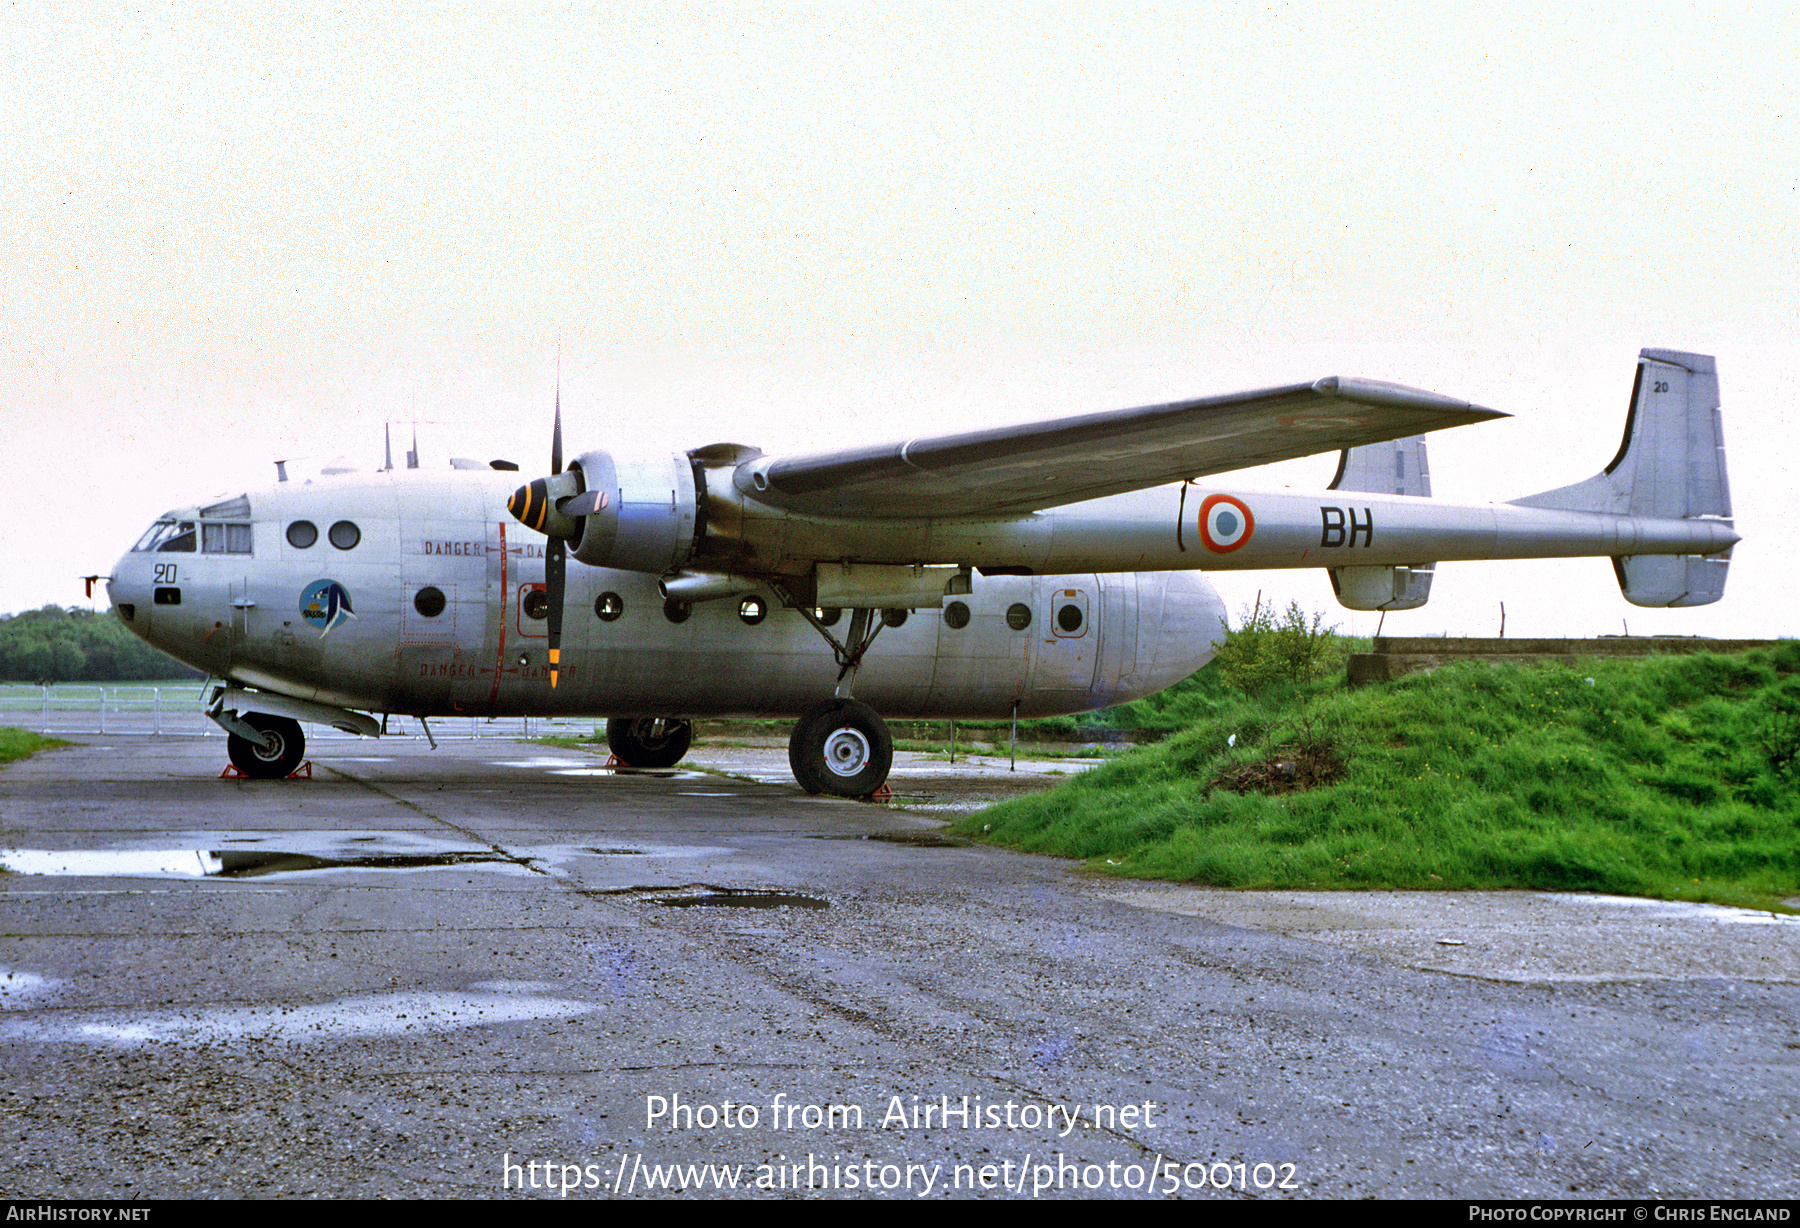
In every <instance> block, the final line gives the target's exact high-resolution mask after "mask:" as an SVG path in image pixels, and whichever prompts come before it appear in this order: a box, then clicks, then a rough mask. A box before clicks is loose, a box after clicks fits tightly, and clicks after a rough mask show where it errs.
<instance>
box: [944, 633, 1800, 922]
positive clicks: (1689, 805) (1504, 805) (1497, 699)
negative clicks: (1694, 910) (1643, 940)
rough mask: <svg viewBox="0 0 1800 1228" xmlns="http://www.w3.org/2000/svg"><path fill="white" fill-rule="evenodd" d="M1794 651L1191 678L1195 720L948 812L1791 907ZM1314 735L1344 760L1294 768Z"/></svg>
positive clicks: (1316, 866) (1357, 869)
mask: <svg viewBox="0 0 1800 1228" xmlns="http://www.w3.org/2000/svg"><path fill="white" fill-rule="evenodd" d="M1796 674H1800V642H1794V643H1787V644H1783V645H1781V646H1780V647H1778V648H1775V649H1765V650H1756V651H1753V652H1749V653H1744V654H1739V655H1731V656H1721V655H1713V654H1693V655H1680V656H1667V657H1652V658H1649V659H1647V660H1629V661H1621V660H1605V661H1603V660H1592V661H1576V662H1572V663H1570V664H1567V665H1545V666H1538V667H1533V666H1517V665H1490V664H1469V665H1456V666H1450V667H1447V668H1444V669H1440V670H1437V671H1434V672H1433V673H1430V674H1420V675H1414V676H1412V677H1409V678H1406V679H1403V680H1402V681H1400V682H1397V683H1393V684H1390V685H1386V686H1380V687H1366V688H1362V689H1360V690H1355V691H1351V690H1349V689H1347V688H1345V687H1344V686H1343V685H1342V684H1341V683H1338V682H1326V683H1314V684H1310V685H1303V686H1298V687H1278V688H1271V689H1270V690H1268V691H1266V692H1264V693H1263V694H1261V695H1259V696H1256V697H1252V696H1248V695H1244V694H1242V693H1240V692H1236V691H1233V690H1230V689H1229V688H1224V687H1220V686H1203V687H1200V688H1190V690H1189V692H1188V693H1187V694H1185V695H1184V696H1183V697H1181V702H1182V704H1183V706H1184V707H1186V708H1187V709H1188V711H1189V714H1190V723H1189V725H1188V727H1187V728H1186V729H1185V730H1184V731H1183V732H1181V733H1179V734H1177V735H1175V736H1174V737H1173V738H1171V739H1169V740H1168V741H1166V742H1162V743H1160V744H1158V745H1155V746H1148V747H1142V748H1140V749H1138V750H1137V751H1135V752H1133V753H1131V754H1129V755H1126V756H1124V757H1122V758H1120V759H1117V760H1114V761H1113V762H1111V763H1108V764H1105V765H1103V766H1101V767H1098V768H1095V769H1093V770H1092V771H1090V772H1087V773H1084V774H1083V775H1081V776H1079V777H1076V778H1073V779H1071V780H1070V781H1069V782H1068V783H1066V784H1062V785H1059V786H1058V787H1057V788H1055V789H1053V790H1051V791H1050V792H1048V793H1044V794H1039V795H1036V796H1033V797H1029V798H1022V799H1018V800H1015V801H1011V802H1007V803H1004V804H1002V805H999V806H996V807H993V808H991V809H989V810H986V811H984V812H982V813H981V814H979V815H974V816H970V817H969V818H968V819H965V820H962V821H960V822H959V823H958V824H957V825H956V830H958V831H959V832H961V833H962V834H965V835H970V836H975V837H978V838H982V839H986V840H990V841H993V842H996V843H1001V844H1006V845H1009V846H1012V847H1015V848H1020V849H1026V850H1030V851H1034V852H1044V853H1055V854H1060V855H1063V856H1071V857H1078V858H1084V859H1086V860H1087V861H1088V863H1089V865H1090V866H1091V867H1092V868H1094V869H1095V870H1099V871H1102V872H1105V873H1110V874H1118V875H1125V876H1132V877H1142V878H1164V879H1175V880H1179V881H1188V882H1201V883H1209V884H1213V885H1217V886H1224V887H1261V888H1289V889H1351V888H1355V889H1369V888H1385V889H1451V888H1456V889H1472V888H1484V889H1486V888H1534V889H1541V890H1558V891H1598V892H1609V893H1617V894H1622V895H1638V896H1651V897H1657V898H1663V899H1673V900H1702V901H1709V902H1714V903H1726V904H1741V905H1749V906H1753V907H1759V908H1781V907H1782V905H1781V903H1780V901H1781V900H1782V899H1783V898H1784V897H1790V896H1794V895H1796V894H1800V677H1795V676H1794V675H1796ZM1320 744H1323V745H1325V746H1328V747H1329V748H1330V749H1331V751H1332V752H1333V753H1334V754H1335V755H1336V757H1337V758H1338V759H1339V760H1340V765H1339V766H1340V767H1341V774H1338V773H1337V772H1335V771H1334V772H1325V773H1313V774H1314V775H1315V776H1316V777H1317V778H1318V779H1326V780H1328V781H1329V782H1328V783H1321V784H1317V785H1316V786H1315V787H1311V788H1303V787H1298V786H1301V785H1304V784H1306V783H1307V779H1306V778H1307V777H1308V775H1309V773H1312V769H1313V768H1314V767H1316V766H1317V764H1318V763H1319V762H1320V761H1321V752H1320V749H1319V746H1320ZM1307 746H1311V749H1310V750H1308V749H1307ZM1333 777H1335V779H1332V778H1333ZM1245 786H1247V787H1245ZM1240 787H1243V791H1241V792H1240V791H1237V790H1238V789H1239V788H1240Z"/></svg>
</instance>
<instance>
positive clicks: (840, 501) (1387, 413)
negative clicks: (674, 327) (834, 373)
mask: <svg viewBox="0 0 1800 1228" xmlns="http://www.w3.org/2000/svg"><path fill="white" fill-rule="evenodd" d="M1506 416H1507V415H1506V414H1503V413H1500V412H1499V411H1497V410H1492V409H1484V408H1482V407H1481V406H1479V405H1471V404H1469V403H1468V402H1466V401H1458V400H1455V399H1453V398H1451V397H1445V396H1439V395H1438V394H1437V393H1433V392H1421V391H1420V390H1418V389H1416V388H1407V387H1403V386H1402V385H1399V384H1386V383H1381V382H1378V381H1375V380H1361V379H1340V378H1338V377H1337V376H1331V377H1328V378H1326V379H1322V380H1318V381H1317V382H1315V383H1311V384H1294V385H1291V386H1289V387H1286V388H1269V389H1264V390H1262V391H1259V392H1240V393H1234V394H1231V395H1229V396H1219V397H1203V398H1201V399H1199V400H1194V401H1175V402H1172V403H1170V404H1167V405H1147V406H1143V407H1141V408H1138V409H1119V410H1110V411H1107V412H1105V413H1097V414H1082V415H1078V416H1076V417H1072V418H1057V419H1053V420H1051V421H1048V422H1035V423H1028V424H1025V425H1022V426H1007V427H996V428H993V429H991V430H985V431H969V432H966V433H963V434H958V435H940V436H937V437H935V438H930V439H911V440H906V441H903V442H895V443H886V444H878V445H874V446H871V447H867V448H851V449H845V450H840V451H836V452H818V453H811V454H806V455H800V456H786V457H764V458H760V459H758V460H755V461H752V462H750V463H748V464H746V465H745V466H744V467H743V468H742V469H740V470H739V481H740V483H743V484H744V490H745V493H746V494H749V495H751V496H752V497H754V498H756V499H757V500H759V501H760V502H763V503H767V504H772V505H773V506H776V507H780V508H784V509H786V510H789V511H794V512H800V513H803V514H807V515H814V516H831V517H847V518H852V519H854V518H858V517H882V518H893V517H906V518H911V517H942V516H994V515H1016V514H1023V513H1025V512H1032V511H1037V510H1039V509H1041V508H1048V507H1060V506H1062V505H1064V504H1069V503H1081V502H1084V501H1086V500H1088V499H1098V498H1101V497H1103V496H1105V495H1116V494H1121V493H1123V492H1125V491H1129V490H1141V489H1144V488H1145V487H1150V486H1161V485H1163V484H1165V483H1169V482H1179V481H1183V480H1185V479H1188V478H1195V477H1201V476H1203V475H1205V474H1209V473H1224V472H1228V471H1230V470H1233V469H1245V468H1248V467H1250V466H1252V465H1265V464H1269V463H1270V462H1273V461H1280V460H1292V459H1293V458H1295V457H1300V456H1312V455H1315V454H1317V453H1320V452H1331V451H1336V450H1338V449H1340V448H1355V447H1362V446H1364V445H1367V444H1372V443H1380V442H1382V441H1383V440H1388V439H1398V438H1401V437H1402V436H1406V435H1417V434H1422V433H1424V432H1426V431H1437V430H1443V429H1444V428H1445V427H1451V426H1463V425H1465V424H1467V423H1471V422H1486V421H1488V420H1490V419H1493V418H1504V417H1506Z"/></svg>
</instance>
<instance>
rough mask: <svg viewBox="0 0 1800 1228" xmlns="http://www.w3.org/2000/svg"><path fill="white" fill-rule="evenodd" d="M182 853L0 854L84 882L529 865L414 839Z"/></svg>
mask: <svg viewBox="0 0 1800 1228" xmlns="http://www.w3.org/2000/svg"><path fill="white" fill-rule="evenodd" d="M171 839H173V840H179V841H183V842H186V847H181V848H160V849H0V867H3V868H5V869H7V870H11V871H12V872H13V873H15V874H29V875H43V876H50V877H60V878H69V877H85V878H257V877H260V876H262V875H266V874H299V873H305V872H307V871H313V870H431V869H446V868H456V869H480V870H490V871H492V870H498V871H500V872H502V873H507V874H529V873H531V872H532V868H533V867H532V866H531V865H528V864H526V863H528V862H534V861H535V860H536V859H535V858H531V857H522V856H511V855H508V854H504V853H499V852H496V851H495V850H494V849H491V848H483V847H479V846H474V845H472V844H471V843H470V842H468V841H450V840H438V839H433V838H432V837H429V836H421V835H417V834H415V833H412V832H381V831H373V832H372V831H343V832H319V831H312V832H308V831H297V832H229V833H228V832H179V833H173V834H172V835H171Z"/></svg>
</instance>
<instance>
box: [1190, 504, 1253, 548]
mask: <svg viewBox="0 0 1800 1228" xmlns="http://www.w3.org/2000/svg"><path fill="white" fill-rule="evenodd" d="M1254 532H1256V517H1254V516H1252V515H1251V514H1250V509H1249V508H1248V507H1246V506H1244V503H1243V500H1241V499H1234V498H1232V497H1231V496H1230V495H1208V496H1206V500H1205V501H1204V502H1203V503H1201V504H1200V540H1201V541H1202V542H1204V543H1205V544H1206V548H1207V549H1208V550H1210V551H1212V552H1213V553H1214V554H1230V553H1231V552H1232V551H1233V550H1236V549H1237V548H1238V547H1240V546H1242V545H1243V544H1244V543H1245V542H1247V541H1249V540H1250V535H1251V534H1252V533H1254Z"/></svg>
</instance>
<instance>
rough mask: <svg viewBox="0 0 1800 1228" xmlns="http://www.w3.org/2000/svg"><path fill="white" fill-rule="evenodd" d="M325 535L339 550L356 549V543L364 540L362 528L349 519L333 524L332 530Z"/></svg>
mask: <svg viewBox="0 0 1800 1228" xmlns="http://www.w3.org/2000/svg"><path fill="white" fill-rule="evenodd" d="M325 536H326V537H327V538H328V539H329V540H330V542H331V544H332V545H334V546H336V547H337V548H338V549H339V550H354V549H356V543H357V542H359V541H361V540H362V530H361V529H359V528H357V527H356V526H355V525H353V524H351V523H350V522H349V521H348V520H340V521H338V522H337V523H336V524H334V525H332V526H331V532H329V533H327V534H326V535H325Z"/></svg>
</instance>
